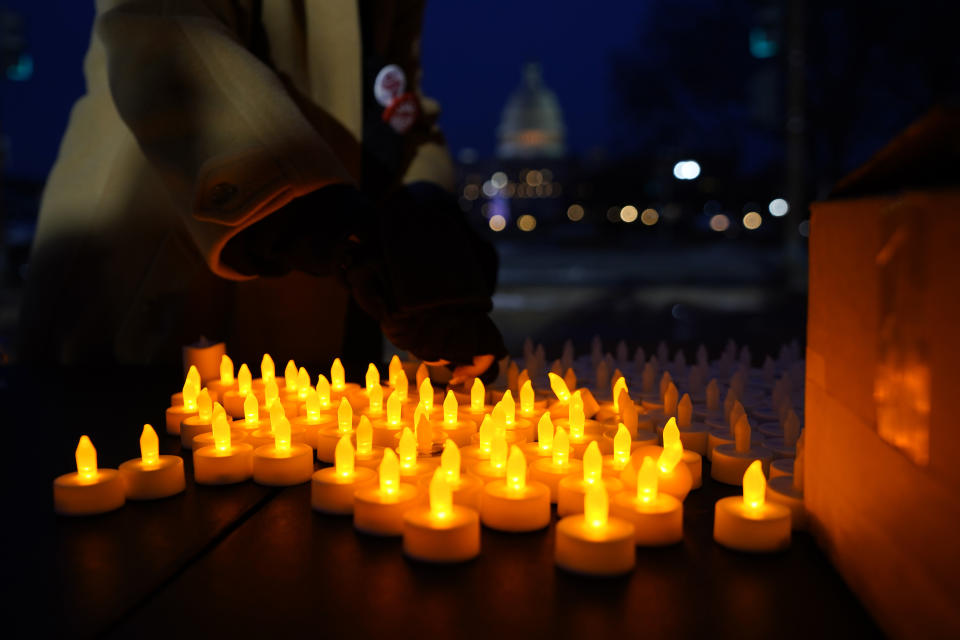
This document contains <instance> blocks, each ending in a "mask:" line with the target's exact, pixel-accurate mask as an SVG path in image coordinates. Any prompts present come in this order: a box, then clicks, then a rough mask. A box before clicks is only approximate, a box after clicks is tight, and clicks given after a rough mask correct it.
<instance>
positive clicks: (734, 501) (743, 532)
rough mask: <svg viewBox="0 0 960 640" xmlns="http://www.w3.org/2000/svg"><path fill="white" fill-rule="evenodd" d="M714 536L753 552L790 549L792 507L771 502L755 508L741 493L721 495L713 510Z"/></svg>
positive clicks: (731, 546)
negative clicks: (744, 499)
mask: <svg viewBox="0 0 960 640" xmlns="http://www.w3.org/2000/svg"><path fill="white" fill-rule="evenodd" d="M713 539H714V540H716V541H717V542H718V543H720V544H722V545H723V546H725V547H728V548H730V549H735V550H737V551H747V552H751V553H770V552H773V551H780V550H782V549H786V548H787V547H789V546H790V509H788V508H787V507H785V506H783V505H782V504H771V503H769V502H765V503H764V504H763V505H762V506H761V507H760V508H759V509H753V508H750V507H747V506H746V505H745V504H744V502H743V498H742V497H741V496H731V497H729V498H721V499H720V500H717V504H716V505H715V506H714V510H713Z"/></svg>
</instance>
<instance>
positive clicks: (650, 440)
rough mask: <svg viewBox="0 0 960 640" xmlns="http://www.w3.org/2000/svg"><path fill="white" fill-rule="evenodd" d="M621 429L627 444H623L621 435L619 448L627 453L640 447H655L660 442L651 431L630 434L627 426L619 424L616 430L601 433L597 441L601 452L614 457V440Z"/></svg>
mask: <svg viewBox="0 0 960 640" xmlns="http://www.w3.org/2000/svg"><path fill="white" fill-rule="evenodd" d="M621 429H622V430H623V432H624V433H625V434H626V439H627V442H628V443H629V444H626V445H625V444H623V437H624V436H622V435H621V436H620V438H621V447H623V446H626V447H627V448H628V450H629V451H634V450H635V449H639V448H640V447H645V446H648V445H655V444H657V442H659V440H660V439H659V438H658V437H657V434H656V433H654V432H653V431H647V430H645V429H644V430H639V429H638V430H637V431H636V432H634V433H633V434H631V433H630V430H629V429H628V428H627V426H626V425H625V424H624V423H622V422H621V423H620V424H618V425H617V428H616V429H607V430H606V431H604V432H603V437H602V438H601V439H600V440H599V444H600V451H601V452H608V451H609V452H610V454H613V455H614V456H615V455H616V453H617V443H616V438H617V435H618V434H620V433H621ZM610 454H607V455H610ZM628 457H629V454H628ZM607 466H610V465H607ZM621 470H622V467H621V468H620V469H618V471H621Z"/></svg>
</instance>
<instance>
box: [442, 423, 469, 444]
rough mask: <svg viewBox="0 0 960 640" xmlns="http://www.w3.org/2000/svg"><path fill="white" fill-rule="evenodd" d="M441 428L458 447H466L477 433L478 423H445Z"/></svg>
mask: <svg viewBox="0 0 960 640" xmlns="http://www.w3.org/2000/svg"><path fill="white" fill-rule="evenodd" d="M440 428H441V429H443V431H444V433H446V434H447V438H449V439H451V440H453V442H454V444H456V445H457V446H458V447H466V446H469V445H470V439H471V438H473V434H475V433H476V432H477V423H476V422H474V421H473V420H458V421H457V422H455V423H453V424H450V423H449V422H444V423H442V424H441V425H440Z"/></svg>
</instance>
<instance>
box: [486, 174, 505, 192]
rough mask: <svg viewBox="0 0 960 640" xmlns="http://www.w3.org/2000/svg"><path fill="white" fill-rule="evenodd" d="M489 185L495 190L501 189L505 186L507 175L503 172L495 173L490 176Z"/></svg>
mask: <svg viewBox="0 0 960 640" xmlns="http://www.w3.org/2000/svg"><path fill="white" fill-rule="evenodd" d="M490 184H492V185H493V186H494V188H495V189H503V188H504V187H505V186H507V174H505V173H504V172H503V171H497V172H496V173H494V174H493V175H492V176H490Z"/></svg>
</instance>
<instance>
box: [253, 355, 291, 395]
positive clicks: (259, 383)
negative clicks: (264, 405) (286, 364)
mask: <svg viewBox="0 0 960 640" xmlns="http://www.w3.org/2000/svg"><path fill="white" fill-rule="evenodd" d="M271 382H274V383H276V384H277V387H279V386H280V385H282V384H284V383H285V382H286V380H284V379H280V380H277V366H276V364H275V363H274V362H273V358H271V357H270V354H269V353H265V354H263V357H262V358H261V359H260V377H259V378H257V379H256V380H254V381H253V386H254V387H255V388H256V387H259V388H261V389H262V388H264V387H266V386H267V385H268V384H269V383H271Z"/></svg>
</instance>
